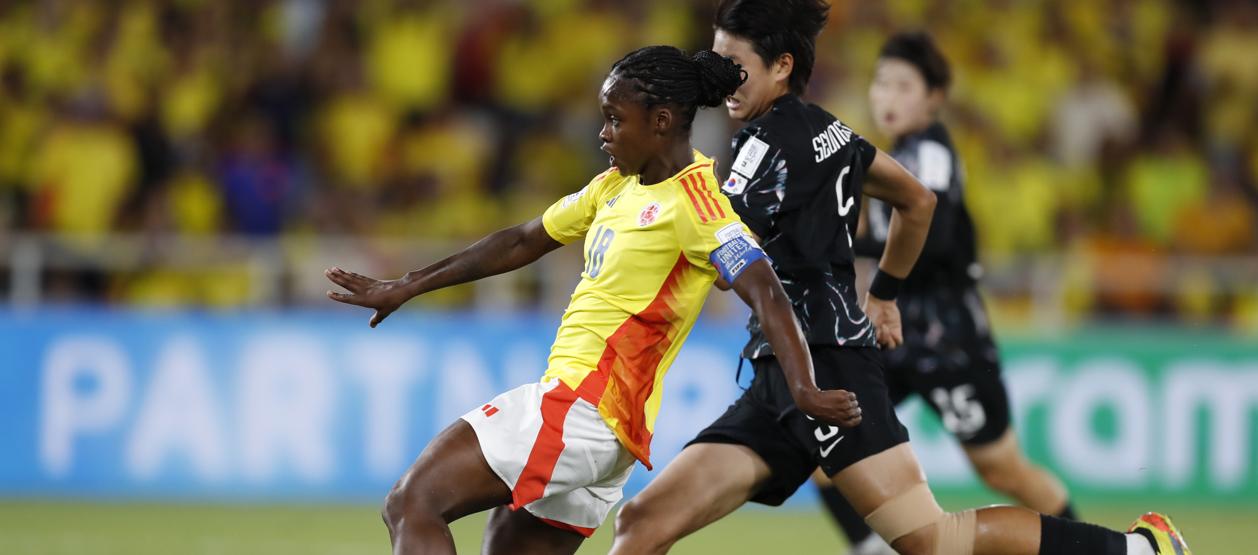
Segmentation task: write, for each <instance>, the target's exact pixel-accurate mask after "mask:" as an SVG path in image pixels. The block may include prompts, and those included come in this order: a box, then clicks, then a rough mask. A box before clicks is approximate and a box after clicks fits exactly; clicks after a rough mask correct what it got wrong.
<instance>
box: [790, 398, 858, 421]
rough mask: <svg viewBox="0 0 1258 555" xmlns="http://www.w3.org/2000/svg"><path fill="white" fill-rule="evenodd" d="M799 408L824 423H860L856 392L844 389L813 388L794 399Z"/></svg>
mask: <svg viewBox="0 0 1258 555" xmlns="http://www.w3.org/2000/svg"><path fill="white" fill-rule="evenodd" d="M795 404H796V405H798V406H799V410H802V411H804V414H807V415H808V416H811V417H813V418H816V419H817V420H820V421H822V422H825V423H826V424H830V425H832V426H839V427H841V428H854V427H856V425H857V424H860V423H861V406H860V403H858V402H857V401H856V394H855V393H852V392H851V391H847V390H845V389H814V390H812V391H810V392H808V393H806V394H804V395H800V396H799V398H797V399H796V400H795Z"/></svg>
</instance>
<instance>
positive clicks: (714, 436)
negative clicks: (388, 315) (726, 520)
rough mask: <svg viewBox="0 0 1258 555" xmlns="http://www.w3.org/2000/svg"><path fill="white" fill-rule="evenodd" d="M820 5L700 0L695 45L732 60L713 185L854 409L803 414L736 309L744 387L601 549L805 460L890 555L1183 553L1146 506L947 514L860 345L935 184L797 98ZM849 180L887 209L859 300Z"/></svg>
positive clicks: (771, 500) (660, 548)
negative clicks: (746, 372) (1113, 523)
mask: <svg viewBox="0 0 1258 555" xmlns="http://www.w3.org/2000/svg"><path fill="white" fill-rule="evenodd" d="M827 11H828V6H827V5H826V4H825V3H824V2H821V1H820V0H723V1H722V2H721V3H720V5H719V6H718V7H717V10H716V21H715V22H714V23H715V25H714V27H715V29H716V33H715V37H714V40H713V48H712V49H713V50H714V51H716V52H718V53H720V54H721V55H723V56H729V57H731V58H733V59H734V61H735V62H737V63H738V64H739V65H741V66H742V67H743V69H744V70H745V71H746V73H747V79H746V81H745V82H744V83H743V85H742V86H741V87H739V89H738V90H737V91H735V93H734V94H733V95H731V96H730V98H729V99H727V100H726V108H727V111H728V112H729V114H730V115H731V116H732V117H733V118H734V119H737V120H740V121H744V122H746V123H747V127H745V128H744V129H743V130H742V131H740V132H739V134H738V137H737V138H736V140H735V150H736V151H737V154H736V155H735V158H734V162H733V164H732V165H731V167H730V172H731V173H730V177H729V180H728V181H727V182H726V183H725V185H724V186H723V187H722V190H723V192H724V193H725V194H726V195H727V196H728V197H730V201H731V205H732V206H733V208H734V210H735V211H736V212H738V215H739V216H740V217H741V218H742V219H743V221H744V223H746V224H747V226H748V227H749V228H750V229H751V231H752V232H754V233H755V234H757V235H759V236H760V239H761V240H762V241H761V244H762V246H763V248H764V250H765V252H766V253H767V254H768V255H769V257H770V258H771V259H772V262H773V269H774V271H776V272H777V273H778V277H779V279H780V280H781V281H782V284H783V286H784V289H785V292H786V294H787V295H788V296H790V301H791V304H792V305H793V306H794V307H795V312H796V317H797V318H798V319H799V320H800V325H801V329H802V331H803V332H804V334H805V336H806V338H807V340H808V343H809V346H810V351H811V355H812V357H813V367H814V371H815V377H816V383H817V386H818V387H821V388H822V389H831V388H834V389H840V388H841V389H845V390H848V391H851V392H853V393H855V394H856V396H857V398H858V399H860V404H861V409H862V421H861V424H860V425H858V426H856V427H855V428H851V429H840V428H837V427H833V426H826V425H819V424H818V423H816V422H814V421H811V420H810V419H809V418H808V417H807V416H806V415H804V414H802V413H801V411H800V410H799V409H798V408H797V407H796V406H795V405H794V404H793V403H792V401H791V399H790V397H789V395H785V394H784V393H785V392H788V391H789V387H787V385H786V384H784V382H783V378H782V371H781V367H780V365H779V364H778V363H777V361H776V357H775V356H774V353H773V352H772V349H771V348H768V349H766V348H764V345H763V344H762V342H761V335H762V334H761V332H760V330H759V329H758V327H759V326H758V324H757V322H756V321H755V320H754V319H753V320H752V321H751V323H750V324H749V326H748V328H749V331H750V332H751V341H750V342H749V343H748V345H747V348H746V349H744V353H743V354H744V356H746V357H747V358H750V359H751V360H752V366H753V369H754V370H755V375H754V377H753V380H752V384H751V386H750V387H749V388H748V389H747V390H746V392H744V394H743V395H742V396H741V397H740V398H739V399H738V400H737V401H736V402H735V403H734V404H733V405H732V406H731V407H730V408H729V409H728V410H727V411H726V412H725V414H724V415H722V416H721V417H720V418H718V419H717V420H716V422H714V423H713V424H712V425H710V426H709V427H708V428H707V429H705V430H704V431H702V432H700V433H699V436H698V437H697V438H696V439H695V440H694V441H692V442H691V444H690V445H688V446H686V448H685V449H683V450H682V452H681V454H680V455H679V456H678V457H677V458H676V459H674V460H673V461H672V462H671V463H669V465H668V466H667V467H666V468H665V469H664V471H663V472H662V473H661V474H660V476H659V477H657V478H656V479H655V480H653V481H652V482H651V484H650V485H648V486H647V488H646V489H645V490H643V492H642V493H640V494H639V495H638V496H637V497H635V498H634V499H632V500H630V501H629V503H628V504H626V505H625V506H624V507H623V508H622V509H621V511H620V514H619V515H618V517H617V526H616V539H615V543H614V545H613V546H612V553H616V554H629V553H632V554H635V555H639V554H647V553H664V552H667V551H668V549H669V548H670V547H671V546H672V545H673V543H675V542H676V541H677V540H679V539H681V538H682V537H684V536H686V535H687V534H690V533H692V532H694V531H696V530H698V529H700V528H702V527H704V526H706V525H708V524H710V523H712V522H714V521H716V520H717V519H720V518H721V517H723V516H725V515H727V514H729V513H730V512H732V511H734V510H735V509H737V508H738V507H740V506H741V505H743V504H744V503H746V502H748V501H756V502H760V503H765V504H770V505H775V504H780V503H781V502H782V501H783V500H785V499H786V497H789V495H790V494H791V493H793V492H794V491H795V489H797V488H798V487H799V486H800V485H801V484H802V483H804V482H806V481H807V480H808V477H809V475H810V474H811V473H812V471H813V470H814V469H816V468H818V467H820V468H821V470H822V471H823V472H824V473H825V474H826V475H827V476H829V477H830V479H831V480H832V481H833V483H834V484H835V485H836V486H837V488H838V490H839V491H840V492H841V493H842V495H843V496H844V497H845V498H846V499H847V500H848V501H849V502H850V503H851V505H852V506H853V507H854V508H855V510H856V513H857V514H858V515H860V517H861V518H863V519H864V520H865V522H866V523H867V524H868V525H869V527H870V528H871V529H873V530H874V531H875V532H877V533H878V534H879V535H880V536H882V537H883V538H884V539H885V540H886V541H887V542H888V543H889V544H890V545H891V546H892V547H893V548H895V550H896V551H897V552H899V553H902V554H922V555H971V554H975V553H981V554H988V553H1008V554H1017V555H1067V554H1070V555H1081V554H1098V555H1152V554H1154V553H1157V551H1155V550H1154V548H1153V544H1154V542H1155V538H1156V539H1157V540H1159V543H1160V544H1161V545H1163V546H1169V547H1170V548H1173V551H1166V549H1163V550H1162V552H1163V553H1164V554H1165V555H1170V553H1175V554H1176V555H1180V554H1182V553H1185V552H1186V551H1187V550H1186V546H1184V545H1183V542H1182V539H1180V538H1179V536H1178V532H1176V531H1174V527H1173V526H1170V524H1169V522H1166V521H1165V520H1164V519H1161V518H1149V519H1147V521H1146V524H1148V526H1145V527H1143V528H1141V529H1140V530H1139V532H1140V533H1138V534H1127V535H1124V534H1122V533H1119V532H1116V531H1112V530H1108V529H1105V528H1101V527H1098V526H1093V525H1090V524H1085V523H1081V522H1076V521H1069V520H1064V519H1060V518H1057V517H1053V516H1047V515H1040V514H1038V513H1035V512H1033V511H1030V510H1028V509H1024V508H1020V507H988V508H984V509H979V510H968V511H962V512H956V513H949V512H945V511H943V510H942V509H941V508H940V507H939V505H938V504H937V503H936V501H935V498H934V495H933V494H932V493H931V490H930V488H929V487H928V486H927V484H926V477H925V474H924V473H923V472H922V468H921V466H920V465H919V464H918V462H917V458H916V456H915V455H914V453H913V450H912V449H911V448H910V446H909V444H908V436H907V432H906V431H905V430H904V427H903V426H902V425H900V422H899V421H898V419H897V418H896V416H895V412H894V411H893V410H892V403H891V398H890V395H889V393H888V388H887V384H886V382H885V381H884V375H883V371H882V364H883V363H882V357H881V356H880V355H879V353H878V352H877V351H876V350H875V347H874V345H875V343H874V341H875V339H876V341H877V344H878V345H880V346H882V347H883V348H884V349H890V348H894V347H896V346H897V345H898V343H899V342H900V341H899V340H900V322H899V313H898V309H897V308H896V303H895V298H896V296H897V294H898V293H899V289H900V283H901V282H902V280H903V278H905V277H907V276H908V275H909V272H910V270H911V269H912V267H913V264H914V262H915V261H916V259H917V257H918V254H919V252H920V251H921V248H922V245H923V243H924V241H925V239H926V235H927V232H928V229H929V226H930V215H931V212H932V211H933V209H934V205H935V202H936V200H935V195H934V194H932V193H931V191H930V190H929V189H926V188H925V187H924V186H923V185H922V184H921V183H920V182H918V180H917V179H916V178H914V177H913V176H912V174H910V173H909V172H908V171H906V170H905V169H904V168H903V167H901V166H900V165H899V164H898V163H896V162H895V160H893V159H892V158H891V157H890V156H888V155H886V154H884V153H881V152H879V151H877V150H876V149H874V148H873V147H872V146H870V145H869V143H868V142H866V141H864V139H861V138H860V137H859V136H858V135H856V134H855V133H853V132H852V130H851V129H850V128H848V127H847V126H845V125H843V123H842V122H840V121H838V120H837V119H836V118H834V116H832V115H830V114H828V113H826V112H825V111H824V110H822V109H821V108H818V107H817V106H815V105H811V104H807V103H805V102H803V101H802V100H801V99H800V98H799V95H801V94H803V92H804V89H805V87H806V85H807V81H808V77H809V75H810V73H811V70H812V65H813V59H814V56H815V52H816V45H815V41H816V36H817V34H818V33H819V32H820V31H821V29H822V27H823V26H824V24H825V19H826V12H827ZM862 192H864V193H868V194H869V195H870V196H871V197H875V198H879V199H881V200H883V201H885V202H887V203H888V204H890V205H891V206H892V207H893V209H894V214H893V216H892V218H891V219H890V222H889V226H888V235H887V241H886V249H885V252H884V253H883V255H882V260H881V262H880V264H879V268H880V270H879V273H878V274H877V275H876V276H875V278H874V283H873V285H872V286H871V287H870V295H869V297H868V298H867V299H866V304H865V310H863V311H862V309H861V307H860V306H858V305H857V303H856V302H855V297H854V295H855V293H854V290H853V285H854V277H855V269H854V266H853V260H852V258H853V254H854V253H853V240H852V234H853V232H854V231H855V227H856V223H857V219H858V216H859V211H860V210H859V208H858V207H859V206H860V204H861V194H862ZM875 331H876V332H877V336H876V337H875V334H874V332H875ZM1155 521H1156V522H1155ZM1144 534H1148V535H1147V536H1146V535H1144ZM1162 539H1168V540H1169V543H1161V542H1160V540H1162ZM782 551H783V552H792V551H793V550H792V549H790V547H789V546H785V548H784V549H783V550H782Z"/></svg>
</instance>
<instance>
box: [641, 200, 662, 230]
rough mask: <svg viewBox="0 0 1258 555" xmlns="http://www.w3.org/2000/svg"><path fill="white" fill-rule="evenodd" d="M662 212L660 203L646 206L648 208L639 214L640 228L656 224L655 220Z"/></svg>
mask: <svg viewBox="0 0 1258 555" xmlns="http://www.w3.org/2000/svg"><path fill="white" fill-rule="evenodd" d="M660 210H661V208H660V203H658V202H652V203H651V204H648V205H646V208H643V209H642V212H641V213H640V214H638V227H643V226H648V225H651V223H653V222H655V218H657V217H659V215H660Z"/></svg>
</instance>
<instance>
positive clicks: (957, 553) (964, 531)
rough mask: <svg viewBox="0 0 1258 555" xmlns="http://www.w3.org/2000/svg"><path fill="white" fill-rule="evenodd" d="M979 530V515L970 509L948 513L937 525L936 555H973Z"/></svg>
mask: <svg viewBox="0 0 1258 555" xmlns="http://www.w3.org/2000/svg"><path fill="white" fill-rule="evenodd" d="M977 530H978V513H976V512H974V509H968V510H965V511H961V512H959V513H946V514H944V515H943V518H940V519H939V521H938V522H936V523H935V553H934V555H971V554H973V553H974V535H975V533H976V532H977Z"/></svg>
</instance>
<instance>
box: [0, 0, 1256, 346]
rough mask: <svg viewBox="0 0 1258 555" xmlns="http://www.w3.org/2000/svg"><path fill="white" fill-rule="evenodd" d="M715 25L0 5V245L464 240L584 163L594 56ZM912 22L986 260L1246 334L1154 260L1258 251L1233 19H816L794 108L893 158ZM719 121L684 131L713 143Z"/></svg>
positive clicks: (481, 10)
mask: <svg viewBox="0 0 1258 555" xmlns="http://www.w3.org/2000/svg"><path fill="white" fill-rule="evenodd" d="M712 9H713V3H712V2H709V1H707V0H693V1H678V0H643V1H636V2H618V1H613V0H588V1H587V0H523V1H519V0H482V1H478V2H455V1H452V0H362V1H348V0H330V1H326V2H324V1H318V0H266V1H262V0H259V1H243V0H242V1H223V0H119V1H117V2H79V1H69V0H39V1H35V2H16V3H13V2H10V3H2V4H0V234H15V233H41V234H46V235H52V236H59V237H65V241H67V242H69V243H71V244H74V243H76V242H77V243H78V244H80V245H81V247H80V248H90V244H91V241H92V238H94V237H103V236H106V235H112V234H130V235H138V236H142V237H143V236H184V237H202V238H204V237H217V236H223V235H231V236H246V237H256V238H280V239H302V238H309V237H320V236H345V235H349V236H393V237H406V238H423V239H446V240H455V241H462V240H466V239H470V238H475V237H478V236H479V235H481V234H483V233H485V232H487V231H490V230H492V229H495V228H497V227H501V226H503V225H506V224H509V223H512V222H516V221H520V220H522V219H526V218H530V217H533V216H535V215H536V214H538V213H540V212H541V210H542V209H543V208H544V207H545V206H546V205H547V204H548V203H549V202H551V201H552V200H553V199H554V198H556V197H557V196H559V195H561V194H564V193H567V192H570V191H571V190H572V189H573V188H575V187H577V186H579V185H580V184H582V183H584V182H585V181H586V180H587V179H588V177H589V176H590V175H593V174H595V173H597V172H598V171H599V170H600V169H601V166H604V165H605V164H606V159H605V157H604V156H603V155H602V153H601V152H599V151H598V150H597V144H596V140H595V133H596V132H597V128H598V126H599V124H600V122H599V120H598V112H597V110H596V106H595V95H594V93H595V91H597V88H598V84H599V82H600V81H601V79H602V77H603V76H604V74H605V73H606V71H607V69H608V68H609V67H610V65H611V63H612V62H613V61H615V60H616V59H617V58H618V57H619V56H620V55H622V54H623V53H624V52H627V51H628V50H630V49H632V48H634V47H637V46H641V45H645V44H661V43H663V44H675V45H680V46H683V47H686V48H689V49H695V48H701V47H706V46H709V44H708V41H710V38H711V37H710V34H711V33H710V31H709V29H710V25H709V21H710V20H711V10H712ZM917 28H924V29H927V30H929V31H930V32H931V33H932V34H934V35H935V37H936V39H937V40H938V41H939V43H940V45H941V47H942V49H943V50H944V52H945V54H946V55H948V56H949V57H950V59H951V62H952V64H953V69H954V74H955V76H956V78H955V86H954V88H953V90H952V92H951V104H950V107H949V109H948V112H947V114H946V116H945V120H946V121H947V123H948V124H949V126H950V128H951V129H952V131H953V133H954V135H955V137H954V138H955V140H956V142H957V144H958V147H959V149H960V151H961V154H962V157H963V160H964V164H965V169H966V172H967V187H968V191H967V195H968V199H969V202H970V206H971V211H972V213H973V214H974V217H975V220H976V224H977V227H978V230H979V233H980V241H981V247H982V249H983V255H984V257H985V258H986V259H988V260H990V261H992V262H993V263H994V264H996V265H999V264H1000V261H1008V260H1017V259H1019V258H1018V257H1020V256H1023V255H1050V254H1051V255H1061V256H1062V257H1063V258H1062V259H1061V260H1063V263H1062V264H1063V265H1065V266H1066V267H1065V268H1064V269H1063V268H1058V271H1059V274H1060V278H1061V280H1062V283H1064V284H1065V285H1064V286H1063V288H1062V289H1063V294H1062V295H1061V302H1063V303H1066V304H1067V305H1068V306H1069V308H1070V313H1071V314H1075V315H1080V316H1085V317H1086V316H1094V315H1155V316H1157V315H1171V316H1175V317H1179V318H1189V319H1193V320H1202V321H1217V322H1242V323H1243V322H1249V323H1250V324H1248V325H1254V324H1253V323H1254V322H1255V321H1258V280H1249V281H1248V282H1246V281H1245V280H1244V279H1239V280H1238V279H1237V278H1236V276H1235V275H1232V274H1228V273H1227V272H1220V271H1217V270H1215V269H1213V268H1214V266H1212V265H1210V264H1203V265H1197V264H1183V263H1180V262H1178V261H1181V260H1184V258H1183V257H1190V258H1189V259H1190V260H1197V258H1196V257H1208V259H1209V260H1230V259H1234V258H1235V257H1245V256H1247V257H1249V259H1250V262H1253V260H1254V258H1253V257H1254V256H1255V254H1256V251H1258V248H1256V246H1258V244H1256V242H1255V241H1256V233H1258V231H1256V230H1258V223H1255V218H1256V215H1258V209H1256V207H1258V185H1256V183H1258V102H1254V100H1253V99H1254V98H1258V64H1255V63H1253V57H1252V56H1253V53H1254V52H1258V33H1254V32H1253V31H1252V29H1255V28H1258V7H1255V5H1254V4H1253V3H1252V2H1245V1H1228V0H1215V1H1211V2H1195V3H1186V2H1173V1H1171V0H1165V1H1135V0H1105V1H1096V0H1058V1H1047V0H889V1H887V2H860V1H859V0H842V1H836V2H834V6H833V8H832V11H831V18H830V24H829V26H828V28H827V29H826V30H825V31H824V32H823V33H822V37H821V39H820V42H819V45H818V48H819V52H818V56H817V59H818V67H817V68H816V71H815V73H814V80H813V84H812V86H811V88H810V91H809V99H810V100H812V101H814V102H817V103H819V104H821V105H823V106H824V107H826V108H827V109H829V110H830V111H832V112H834V113H835V114H837V115H838V116H839V117H840V118H842V119H844V120H845V121H846V122H847V123H849V124H850V125H851V126H852V127H853V128H855V129H856V130H857V131H858V132H859V131H862V130H864V131H865V132H866V133H867V134H868V136H869V137H870V138H871V139H872V140H874V141H875V143H877V144H879V145H880V146H882V147H884V148H887V147H890V145H887V144H885V143H884V142H883V141H882V139H881V138H880V137H877V136H876V134H874V132H873V129H872V125H871V124H870V122H869V119H868V109H867V106H866V88H867V86H868V82H869V79H870V75H871V72H872V67H873V63H874V61H875V56H876V53H877V50H878V48H879V46H880V45H881V42H882V41H883V40H884V39H885V37H886V36H887V35H888V34H889V33H891V32H893V31H896V30H902V29H917ZM709 121H718V120H713V119H710V120H709ZM719 121H723V120H719ZM720 125H721V126H722V127H720V128H719V129H708V130H706V131H703V132H704V133H706V134H707V135H708V136H709V137H710V138H711V137H715V138H716V140H718V143H717V144H722V145H723V144H724V143H723V140H724V137H727V136H728V133H729V131H730V130H731V129H730V128H727V127H723V126H724V125H725V124H724V123H722V124H720ZM699 132H700V131H697V133H699ZM713 154H717V155H719V156H727V153H725V152H715V153H713ZM1116 260H1130V264H1118V263H1115V262H1114V261H1116ZM1255 264H1258V263H1255ZM1224 266H1226V265H1224ZM1241 266H1242V267H1243V264H1242V265H1241ZM1227 267H1232V268H1235V267H1236V265H1232V266H1227ZM1185 268H1187V270H1186V269H1185ZM221 270H222V271H221V272H219V273H218V274H216V275H217V276H218V277H216V278H215V279H213V280H209V281H206V282H205V283H209V282H213V283H215V284H217V285H214V286H208V285H205V283H202V284H201V285H197V284H195V283H194V284H190V283H189V282H188V280H193V281H196V280H198V279H201V278H198V277H195V276H194V277H189V276H187V275H183V274H180V273H179V272H176V271H173V270H172V269H170V268H166V267H164V266H163V264H162V260H161V259H160V257H157V258H155V259H154V260H153V261H152V262H151V263H150V264H148V265H147V266H145V267H144V269H143V270H142V271H127V272H111V271H101V272H97V273H96V274H95V275H94V277H92V278H91V279H82V276H79V277H78V278H76V279H70V280H68V281H66V283H67V284H68V285H63V286H61V287H50V289H51V290H54V291H61V292H62V293H59V294H64V296H65V297H66V298H71V299H87V300H93V301H106V302H114V303H124V304H125V303H139V304H147V303H151V302H158V303H176V304H193V305H209V306H228V307H230V306H239V305H242V304H245V303H248V302H249V299H250V298H251V297H250V296H249V295H248V294H247V289H248V287H249V284H248V279H249V278H248V276H247V275H246V274H242V273H241V272H238V271H236V270H238V269H233V268H231V267H230V266H228V267H224V268H222V269H221ZM1194 270H1195V271H1194ZM1225 274H1226V275H1225ZM231 275H234V276H235V277H234V278H230V279H221V278H222V277H223V276H231ZM1242 277H1243V276H1242ZM181 280H182V281H181ZM1237 282H1239V283H1237ZM224 284H226V285H224ZM0 286H3V282H2V281H0ZM206 287H209V288H210V289H212V291H208V292H207V290H206ZM296 302H301V301H300V300H298V301H296ZM455 302H456V304H457V302H460V301H458V300H456V301H455ZM1015 304H1016V303H1015Z"/></svg>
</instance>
